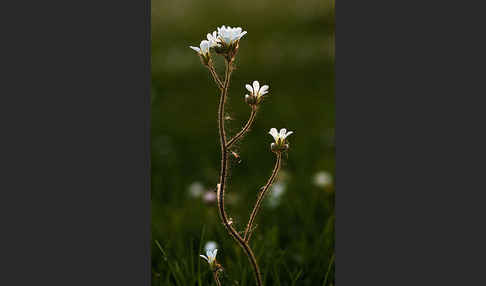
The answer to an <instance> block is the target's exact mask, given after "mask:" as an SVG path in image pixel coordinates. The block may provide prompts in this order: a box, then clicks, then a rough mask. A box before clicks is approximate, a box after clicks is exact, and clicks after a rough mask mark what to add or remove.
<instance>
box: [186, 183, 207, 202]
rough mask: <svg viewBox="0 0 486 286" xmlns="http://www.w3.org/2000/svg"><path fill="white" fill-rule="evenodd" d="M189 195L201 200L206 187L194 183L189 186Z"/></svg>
mask: <svg viewBox="0 0 486 286" xmlns="http://www.w3.org/2000/svg"><path fill="white" fill-rule="evenodd" d="M188 189H189V195H190V196H191V197H193V198H199V197H200V196H201V195H202V193H203V192H204V186H203V184H201V183H200V182H194V183H192V184H190V185H189V188H188Z"/></svg>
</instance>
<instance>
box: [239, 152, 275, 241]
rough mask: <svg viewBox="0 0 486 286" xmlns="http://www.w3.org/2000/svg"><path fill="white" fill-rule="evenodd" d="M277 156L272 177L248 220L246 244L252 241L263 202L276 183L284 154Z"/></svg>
mask: <svg viewBox="0 0 486 286" xmlns="http://www.w3.org/2000/svg"><path fill="white" fill-rule="evenodd" d="M276 154H277V161H276V162H275V167H274V168H273V172H272V175H270V178H269V179H268V181H267V183H266V184H265V186H264V187H263V189H262V190H261V192H260V194H259V195H258V199H257V201H256V203H255V206H254V207H253V211H252V212H251V215H250V219H249V220H248V224H247V225H246V229H245V234H244V236H243V239H244V240H245V242H246V243H248V242H249V241H250V237H251V232H252V227H253V223H254V222H255V218H256V216H257V214H258V211H259V210H260V207H261V204H262V201H263V199H264V198H265V194H266V193H267V190H268V189H269V188H270V186H271V185H272V184H273V182H274V181H275V178H276V177H277V173H278V171H279V170H280V164H281V161H282V154H281V153H280V152H279V153H276Z"/></svg>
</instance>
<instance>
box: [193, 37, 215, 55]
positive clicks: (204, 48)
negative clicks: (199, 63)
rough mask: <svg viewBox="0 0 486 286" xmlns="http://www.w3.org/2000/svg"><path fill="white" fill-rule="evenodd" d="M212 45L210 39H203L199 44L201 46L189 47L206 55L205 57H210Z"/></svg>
mask: <svg viewBox="0 0 486 286" xmlns="http://www.w3.org/2000/svg"><path fill="white" fill-rule="evenodd" d="M210 47H211V43H210V42H209V41H207V40H202V41H201V44H199V48H198V47H193V46H189V48H191V49H193V50H195V51H196V52H198V53H199V54H200V55H201V56H205V57H208V56H209V48H210Z"/></svg>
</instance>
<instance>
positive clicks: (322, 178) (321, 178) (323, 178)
mask: <svg viewBox="0 0 486 286" xmlns="http://www.w3.org/2000/svg"><path fill="white" fill-rule="evenodd" d="M331 184H332V176H331V174H329V173H328V172H325V171H320V172H317V173H316V174H315V175H314V185H316V186H318V187H326V186H329V185H331Z"/></svg>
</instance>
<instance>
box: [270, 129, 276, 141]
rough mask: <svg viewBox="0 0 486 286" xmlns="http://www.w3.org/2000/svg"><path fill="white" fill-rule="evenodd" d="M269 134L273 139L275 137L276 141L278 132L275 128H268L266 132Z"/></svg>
mask: <svg viewBox="0 0 486 286" xmlns="http://www.w3.org/2000/svg"><path fill="white" fill-rule="evenodd" d="M268 133H269V134H270V135H272V137H273V139H275V141H277V139H278V132H277V129H276V128H272V129H270V132H268Z"/></svg>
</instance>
